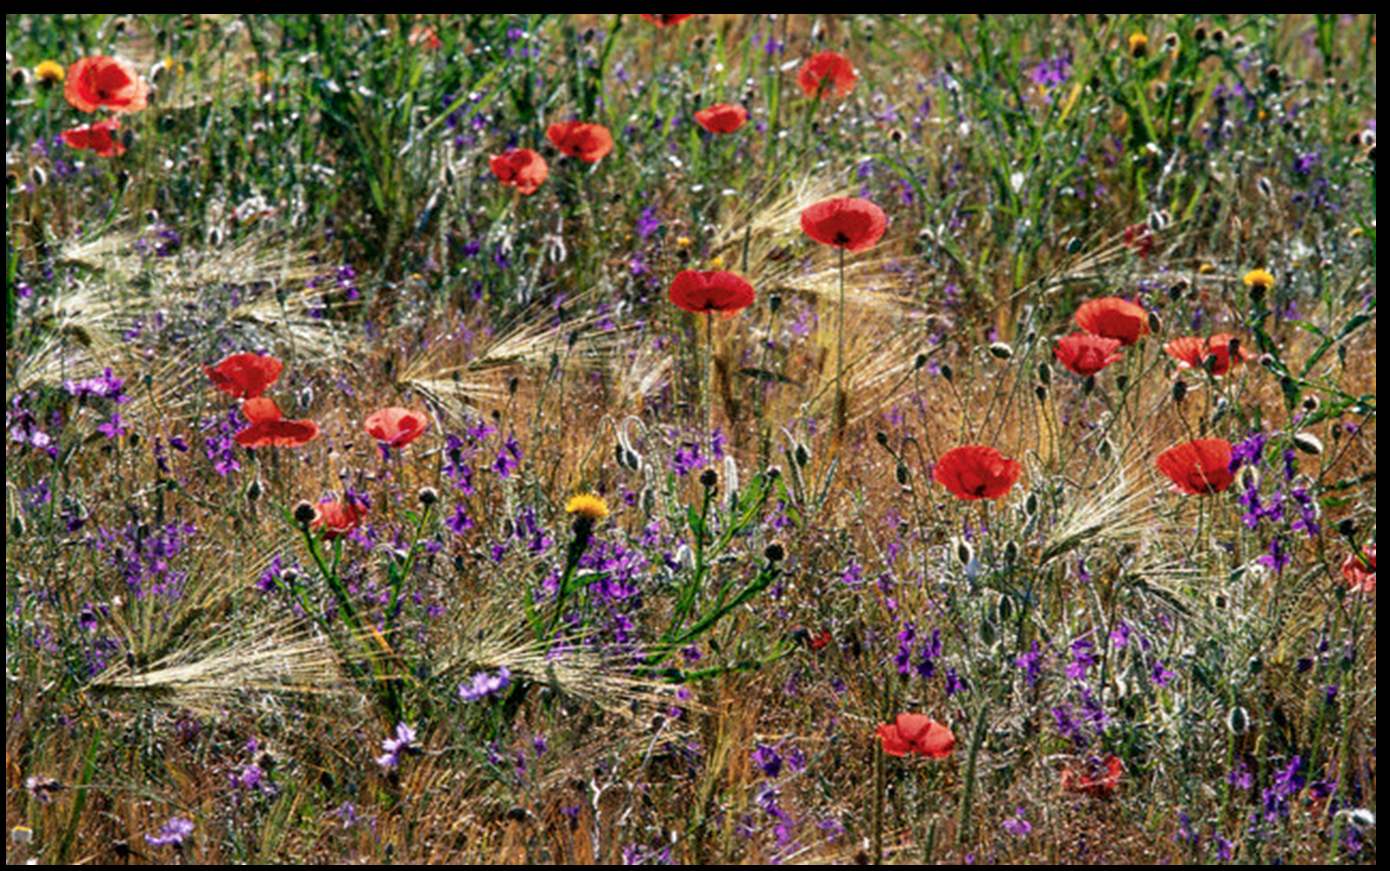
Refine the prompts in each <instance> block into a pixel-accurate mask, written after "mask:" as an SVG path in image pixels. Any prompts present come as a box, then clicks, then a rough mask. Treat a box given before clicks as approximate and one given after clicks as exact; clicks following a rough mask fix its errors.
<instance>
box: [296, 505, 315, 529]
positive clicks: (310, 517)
mask: <svg viewBox="0 0 1390 871" xmlns="http://www.w3.org/2000/svg"><path fill="white" fill-rule="evenodd" d="M318 516H319V512H318V509H316V508H314V506H312V505H310V504H309V503H308V502H300V503H299V504H298V505H296V506H294V522H295V523H297V524H299V525H300V526H305V527H307V526H308V525H309V524H311V523H313V522H314V518H316V517H318Z"/></svg>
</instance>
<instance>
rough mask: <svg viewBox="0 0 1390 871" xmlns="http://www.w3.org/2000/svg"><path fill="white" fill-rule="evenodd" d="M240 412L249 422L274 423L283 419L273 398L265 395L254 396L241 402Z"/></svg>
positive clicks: (283, 416)
mask: <svg viewBox="0 0 1390 871" xmlns="http://www.w3.org/2000/svg"><path fill="white" fill-rule="evenodd" d="M241 413H242V415H243V416H244V417H245V418H246V419H247V420H248V421H250V422H251V423H274V422H275V421H277V420H284V419H285V415H283V414H281V413H280V406H278V405H276V404H275V400H273V399H270V398H269V397H265V396H256V397H253V398H251V399H248V400H246V401H245V402H243V403H242V404H241Z"/></svg>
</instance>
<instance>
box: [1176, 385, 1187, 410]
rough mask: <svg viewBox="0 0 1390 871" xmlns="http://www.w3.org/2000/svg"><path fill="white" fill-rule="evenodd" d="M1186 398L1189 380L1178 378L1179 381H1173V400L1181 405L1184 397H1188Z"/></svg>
mask: <svg viewBox="0 0 1390 871" xmlns="http://www.w3.org/2000/svg"><path fill="white" fill-rule="evenodd" d="M1186 398H1187V382H1186V381H1183V380H1182V379H1178V380H1177V381H1174V382H1173V401H1174V402H1176V403H1178V404H1179V405H1181V404H1182V401H1183V400H1184V399H1186Z"/></svg>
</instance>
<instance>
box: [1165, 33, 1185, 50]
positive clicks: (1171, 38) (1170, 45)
mask: <svg viewBox="0 0 1390 871" xmlns="http://www.w3.org/2000/svg"><path fill="white" fill-rule="evenodd" d="M1181 46H1182V40H1180V39H1178V35H1177V34H1176V33H1170V34H1168V35H1167V36H1165V37H1163V47H1164V48H1165V49H1167V50H1168V51H1176V50H1177V49H1178V48H1180V47H1181Z"/></svg>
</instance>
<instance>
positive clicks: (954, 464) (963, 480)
mask: <svg viewBox="0 0 1390 871" xmlns="http://www.w3.org/2000/svg"><path fill="white" fill-rule="evenodd" d="M1022 473H1023V465H1022V464H1021V463H1019V462H1018V461H1017V460H1011V459H1009V458H1008V457H1005V456H1004V455H1003V454H1001V453H999V452H998V451H996V450H995V449H994V448H987V447H984V446H983V445H965V446H964V447H959V448H954V449H952V450H949V451H947V452H946V453H944V454H942V456H941V459H940V460H937V462H936V469H935V471H933V472H932V478H933V479H935V481H936V483H938V484H940V485H941V486H943V487H945V488H946V489H947V490H950V491H951V492H952V493H954V494H955V495H956V497H957V498H960V499H966V500H968V501H971V502H974V501H977V500H980V499H1000V498H1002V497H1004V496H1007V495H1008V494H1009V491H1010V490H1012V489H1013V487H1014V484H1016V483H1018V476H1019V475H1020V474H1022Z"/></svg>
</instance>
